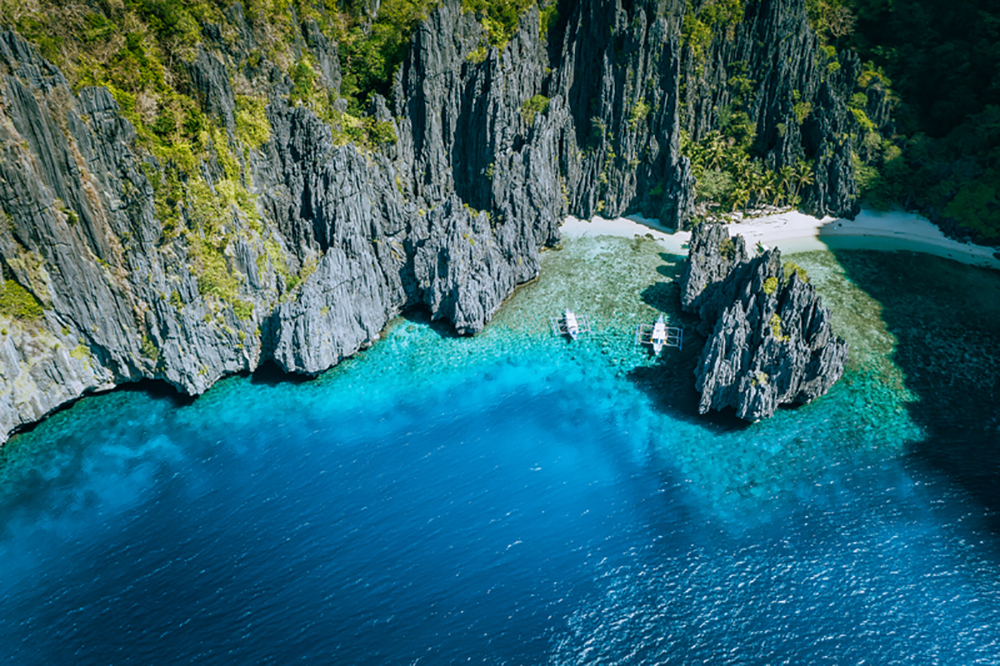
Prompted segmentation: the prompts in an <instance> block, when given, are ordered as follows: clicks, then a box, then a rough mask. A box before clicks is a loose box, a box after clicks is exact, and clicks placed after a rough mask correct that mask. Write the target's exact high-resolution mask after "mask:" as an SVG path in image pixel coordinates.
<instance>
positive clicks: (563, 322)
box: [550, 309, 590, 340]
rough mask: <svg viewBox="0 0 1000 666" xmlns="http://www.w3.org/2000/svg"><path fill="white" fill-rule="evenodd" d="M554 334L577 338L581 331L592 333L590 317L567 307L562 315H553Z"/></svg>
mask: <svg viewBox="0 0 1000 666" xmlns="http://www.w3.org/2000/svg"><path fill="white" fill-rule="evenodd" d="M550 321H551V322H552V333H553V335H568V336H569V337H570V338H571V339H573V340H576V338H577V336H578V335H580V333H590V319H588V318H587V315H578V314H576V313H575V312H573V311H572V310H569V309H567V310H566V311H565V312H564V313H563V315H562V316H561V317H552V319H551V320H550Z"/></svg>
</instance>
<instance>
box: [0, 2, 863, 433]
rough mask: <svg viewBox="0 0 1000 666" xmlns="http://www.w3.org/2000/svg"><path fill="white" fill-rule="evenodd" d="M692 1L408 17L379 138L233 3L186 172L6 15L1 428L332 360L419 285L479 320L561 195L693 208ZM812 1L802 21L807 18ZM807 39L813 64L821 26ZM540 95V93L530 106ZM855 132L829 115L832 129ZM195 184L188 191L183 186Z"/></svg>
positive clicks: (206, 35) (303, 49)
mask: <svg viewBox="0 0 1000 666" xmlns="http://www.w3.org/2000/svg"><path fill="white" fill-rule="evenodd" d="M760 4H761V6H766V7H772V6H777V5H773V3H771V4H769V3H768V2H766V1H765V2H763V3H760ZM373 7H377V3H373ZM754 7H757V5H756V4H753V5H751V6H750V7H748V9H747V12H748V16H751V15H752V16H757V15H758V14H754V13H753V12H754V11H757V10H755V9H754ZM684 11H685V3H683V2H681V1H680V0H673V1H671V2H663V1H660V0H635V1H631V2H630V1H627V0H593V1H591V2H580V3H564V4H563V6H562V7H561V15H562V18H561V19H560V20H559V22H558V23H557V24H556V25H555V26H554V27H552V28H551V29H550V31H549V34H548V35H547V36H544V35H542V34H541V32H540V23H539V13H538V10H537V8H536V7H532V8H531V9H530V10H529V11H528V12H527V13H526V14H525V15H524V16H523V17H522V19H521V24H520V29H519V30H518V32H517V33H516V34H515V35H514V37H513V38H512V39H511V40H510V41H509V43H508V44H506V46H505V48H503V49H502V50H500V49H497V48H495V47H490V48H486V47H487V46H488V40H487V38H486V35H485V33H484V30H483V28H482V26H481V25H480V23H479V22H478V21H477V20H476V17H475V16H473V15H471V14H469V13H463V12H462V10H461V8H460V3H459V1H458V0H446V1H445V2H443V3H442V4H441V5H440V6H438V7H437V8H436V9H435V10H434V11H433V12H432V14H431V15H430V17H429V18H428V20H427V21H426V22H425V23H424V24H423V25H421V26H420V28H419V29H418V31H417V33H416V34H415V35H414V37H413V40H412V44H411V48H410V52H409V55H408V57H407V58H406V60H405V61H404V63H403V64H402V66H401V67H400V69H399V71H398V73H397V75H396V79H395V82H394V86H393V94H392V98H393V99H392V101H391V103H389V102H387V101H386V100H384V99H382V98H381V97H377V96H376V97H375V99H374V100H373V101H372V102H371V109H370V113H371V114H372V116H373V118H374V119H375V120H377V121H378V122H379V123H381V124H383V125H384V126H386V127H389V128H391V133H392V134H393V135H394V136H395V137H396V141H395V142H391V141H389V142H384V143H381V144H379V145H377V146H374V147H368V148H363V147H359V146H357V145H354V144H352V143H351V142H350V141H347V140H345V138H344V136H345V135H344V133H343V132H342V131H340V130H342V129H343V128H338V127H337V126H336V124H335V123H331V121H330V120H329V118H327V119H321V118H320V117H318V116H317V114H316V113H315V112H314V110H312V109H311V108H310V107H309V106H308V105H306V104H302V103H292V102H290V101H289V100H290V99H291V97H290V93H291V91H292V90H293V80H292V79H291V78H290V76H289V74H288V72H287V71H286V69H283V68H282V67H280V66H279V65H278V64H276V63H275V62H272V61H270V60H268V59H267V57H262V55H261V54H262V52H266V49H262V48H261V44H259V43H258V42H257V39H258V37H259V35H260V31H259V30H258V29H257V28H255V26H254V25H253V24H252V22H251V21H250V19H248V18H247V17H246V16H244V13H243V8H242V5H241V4H239V3H235V4H233V5H232V6H231V7H229V8H228V9H227V10H226V11H225V20H226V22H227V23H226V25H225V26H224V27H220V26H217V25H212V24H207V25H204V26H202V35H201V37H202V40H203V41H202V43H200V44H199V45H198V47H197V50H196V51H195V52H194V54H193V56H192V57H191V58H190V61H186V62H185V64H184V68H185V71H186V72H187V80H186V82H185V83H184V85H186V86H187V87H188V89H189V90H190V93H191V96H192V98H193V99H196V100H198V102H199V103H200V104H201V107H202V109H203V111H204V113H205V115H206V116H207V117H208V118H209V119H210V120H211V122H213V123H216V124H217V125H216V126H217V127H218V128H219V129H218V131H216V130H213V132H215V133H211V134H210V135H209V136H210V139H209V146H210V148H211V150H213V151H214V153H213V154H215V155H217V158H210V159H201V160H200V161H199V162H198V164H197V166H196V168H194V170H193V171H194V174H195V175H193V176H185V178H188V180H187V181H185V182H184V183H181V184H180V185H178V184H177V183H176V182H175V181H171V178H176V172H175V171H172V170H171V168H172V167H171V166H170V160H171V159H181V157H172V156H170V155H168V156H166V157H165V156H163V155H160V156H159V157H157V156H156V155H154V154H152V153H151V152H150V151H148V150H146V149H144V148H143V146H142V142H141V141H140V137H138V136H137V131H136V127H135V126H134V125H133V123H132V122H130V121H129V120H128V119H126V116H127V113H126V112H125V111H124V110H123V109H122V108H120V107H119V104H118V103H117V102H116V101H115V98H114V97H113V96H112V95H111V94H110V93H109V92H108V91H107V90H105V89H104V88H93V87H90V88H87V87H85V88H82V89H81V90H79V91H78V92H77V93H74V92H73V91H72V90H71V89H70V87H69V85H68V84H67V81H66V79H65V78H64V76H63V74H62V72H60V71H59V69H57V68H56V67H54V66H53V65H52V64H50V63H49V62H47V61H45V60H44V59H43V58H42V57H41V56H40V55H39V54H38V53H37V52H36V50H35V49H34V48H33V47H31V46H30V45H29V44H28V43H26V42H25V41H24V40H23V39H21V37H19V36H18V35H17V34H15V33H13V32H11V31H2V32H0V264H2V267H3V276H4V279H5V280H6V281H7V282H5V283H4V284H11V285H13V287H11V288H13V289H21V290H26V291H27V292H28V293H30V294H31V297H33V298H34V299H37V302H38V303H39V305H40V307H41V309H42V314H41V315H40V316H34V317H19V316H10V315H3V316H0V319H3V322H0V324H2V331H0V437H2V436H5V435H6V434H8V433H9V432H11V431H12V430H14V429H16V428H17V427H19V426H20V425H23V424H26V423H29V422H32V421H35V420H37V419H39V418H41V417H42V416H44V415H45V414H47V413H48V412H50V411H52V410H53V409H55V408H57V407H58V406H59V405H61V404H63V403H65V402H67V401H69V400H72V399H74V398H76V397H78V396H80V395H82V394H84V393H86V392H89V391H94V390H100V389H104V388H108V387H112V386H114V385H118V384H121V383H124V382H130V381H136V380H139V379H142V378H155V379H162V380H165V381H167V382H169V383H170V384H172V385H173V386H175V387H177V388H178V389H179V390H181V391H183V392H186V393H189V394H198V393H201V392H203V391H204V390H206V389H207V388H208V387H210V386H211V385H212V384H213V383H214V382H215V381H216V380H218V379H219V378H220V377H222V376H224V375H226V374H230V373H234V372H239V371H248V370H253V369H254V368H256V367H257V366H259V365H260V364H261V363H262V362H264V361H267V360H273V361H274V362H275V363H277V364H278V365H279V366H280V367H281V368H283V369H284V370H286V371H289V372H299V373H307V374H314V373H318V372H321V371H323V370H325V369H327V368H329V367H331V366H332V365H335V364H336V363H338V362H339V361H340V360H341V359H343V358H344V357H346V356H348V355H350V354H353V353H354V352H356V351H357V350H358V349H360V348H362V347H363V346H365V345H368V344H370V343H371V342H372V341H373V340H374V339H376V338H377V337H378V335H379V332H380V331H381V330H382V328H383V327H384V326H385V324H386V323H387V321H388V320H389V319H390V318H391V317H393V316H395V315H397V314H398V313H400V312H402V311H403V310H405V309H406V308H410V307H418V306H419V307H426V308H427V309H428V310H429V311H430V312H431V314H432V316H433V317H435V318H444V319H447V320H449V321H450V322H451V323H452V324H453V325H454V327H455V329H456V330H457V331H459V332H460V333H475V332H477V331H479V330H481V329H482V328H483V326H484V325H485V324H486V322H487V321H489V319H490V317H491V316H492V315H493V314H494V313H495V312H496V310H497V308H498V307H499V306H500V304H501V303H502V302H503V300H504V299H505V298H506V297H507V296H508V295H509V294H510V293H511V291H512V290H513V289H514V288H515V287H516V285H518V284H519V283H522V282H525V281H527V280H529V279H531V278H533V277H534V276H535V275H536V274H537V272H538V269H539V254H538V252H539V248H541V247H543V246H545V245H548V244H552V243H554V242H556V241H557V240H558V224H559V222H560V221H561V220H562V219H563V217H564V216H565V215H567V214H569V213H572V214H575V215H577V216H580V217H587V216H591V215H593V214H596V213H600V214H603V215H605V216H617V215H620V214H625V213H627V212H632V211H637V210H638V211H641V212H643V213H644V214H646V215H649V216H655V217H658V218H659V219H661V220H662V221H664V222H665V223H667V224H672V225H675V226H681V225H683V224H684V223H685V222H686V219H687V217H688V215H689V214H690V211H691V201H692V186H693V183H692V178H691V175H690V171H689V168H688V164H687V160H686V159H685V158H683V157H682V156H681V155H680V151H679V130H680V126H679V123H678V108H679V100H680V92H679V85H678V82H679V80H680V78H681V69H682V48H681V45H680V41H679V34H680V29H679V26H680V24H681V21H682V18H683V14H684ZM761 11H763V10H761ZM758 13H760V12H758ZM771 14H772V15H774V12H773V11H772V12H771ZM778 14H779V15H776V18H775V16H772V18H773V19H774V20H775V21H777V23H776V24H775V25H774V26H772V27H771V28H768V29H767V30H766V31H765V32H764V33H759V30H758V33H759V34H758V33H754V34H757V35H758V36H757V37H755V39H763V38H766V39H773V40H779V41H780V40H782V39H784V35H783V34H782V33H781V32H780V31H781V30H783V29H785V28H784V27H783V26H785V25H786V24H787V23H788V21H789V20H791V19H787V20H786V18H784V17H782V16H780V12H779V13H778ZM761 16H763V14H761ZM796 16H797V18H795V21H797V23H795V25H794V26H792V27H789V28H788V29H789V30H791V31H792V32H793V33H794V35H800V33H802V31H808V27H807V24H806V23H805V18H804V15H803V14H802V13H801V12H799V14H797V15H796ZM292 18H293V20H292V22H291V23H292V29H293V31H297V32H294V33H293V37H294V40H293V44H292V47H293V50H294V51H295V53H298V54H300V55H308V56H309V58H310V60H311V62H313V63H314V64H315V65H314V70H315V73H316V77H317V78H316V82H315V85H316V86H318V87H321V89H322V90H323V91H324V95H325V94H326V93H327V92H329V93H330V94H331V98H334V97H336V95H337V92H338V90H339V86H340V85H341V80H342V72H341V70H340V65H339V59H338V54H337V48H338V47H337V44H336V43H334V42H333V41H331V40H330V39H329V38H327V37H326V36H325V35H324V34H323V32H322V31H321V30H320V29H319V27H318V26H317V24H316V22H315V21H313V20H311V19H310V20H303V21H301V22H300V21H299V20H298V19H297V18H295V17H294V16H293V17H292ZM761 20H763V19H754V23H753V25H754V26H758V27H759V26H760V22H761ZM755 29H757V28H755ZM796 39H799V37H796ZM799 41H801V39H799ZM807 41H808V40H807ZM810 44H811V42H810ZM813 46H814V44H813ZM798 48H799V49H800V51H801V52H802V54H803V55H802V58H803V59H804V60H803V67H805V68H807V69H808V68H809V67H812V65H811V64H809V63H811V62H812V61H811V60H809V59H808V58H807V57H806V55H807V54H806V51H807V50H808V48H809V44H805V45H800V47H798ZM761 57H763V56H761ZM761 66H762V67H763V65H761ZM793 69H794V68H793ZM797 71H798V70H795V71H785V70H782V72H784V74H787V75H789V76H792V75H794V76H800V74H799V73H797ZM801 76H807V75H806V74H801ZM816 86H818V87H819V88H820V89H821V88H822V84H819V83H817V84H816ZM803 88H804V89H809V90H811V88H808V87H807V86H804V85H803ZM816 94H817V95H820V94H821V93H819V92H817V93H816ZM241 95H242V96H243V97H244V98H246V97H247V96H248V95H250V96H253V95H257V96H259V97H261V98H262V99H263V100H264V103H266V124H267V130H268V131H267V132H266V134H265V135H263V136H262V137H261V141H260V143H259V145H258V144H257V143H253V144H250V143H247V141H245V140H242V139H240V138H239V136H240V123H239V114H240V108H239V100H240V98H241ZM830 95H834V98H833V99H834V101H833V102H831V104H833V105H834V106H836V105H837V104H840V105H841V106H842V102H840V101H837V99H836V94H835V91H834V92H831V93H830ZM535 96H543V98H544V100H545V104H544V105H543V108H541V110H539V111H537V112H532V113H528V112H526V106H525V105H526V102H527V101H528V100H530V99H531V98H533V97H535ZM689 96H690V92H689ZM342 103H343V100H337V101H335V102H333V103H332V109H333V112H332V114H333V115H336V114H337V113H340V112H342V111H344V109H345V106H344V105H342ZM136 104H137V109H138V104H139V103H138V102H137V103H136ZM344 104H346V103H344ZM762 104H763V102H762ZM765 106H766V105H765ZM262 108H263V106H262ZM762 108H763V107H762ZM837 108H838V109H839V107H837ZM140 112H141V109H138V110H136V111H135V113H140ZM771 121H772V119H771V118H769V117H766V115H762V116H761V119H760V123H762V125H767V124H768V123H770V122H771ZM837 131H838V129H837V127H836V126H835V124H833V125H830V124H827V125H823V124H820V125H817V126H816V128H815V129H814V130H813V135H815V137H817V138H816V141H818V142H819V143H818V144H817V145H818V146H825V145H828V144H829V145H833V144H832V143H831V142H834V141H835V137H834V134H835V133H836V132H837ZM824 142H826V143H824ZM838 154H839V153H838ZM845 178H846V176H845ZM848 181H849V179H847V180H841V181H838V180H836V179H834V180H830V183H831V185H830V187H831V188H833V190H830V189H822V188H819V189H818V190H817V192H816V193H815V195H814V200H815V201H817V202H819V203H818V204H817V206H818V207H819V208H821V209H823V210H834V209H836V208H837V207H838V206H841V205H842V203H843V200H842V198H843V197H842V195H843V196H848V195H849V194H850V193H851V192H852V189H851V187H852V186H851V184H850V183H851V182H853V181H850V182H848ZM171 183H173V184H172V185H171ZM181 185H183V187H184V188H186V189H184V191H185V192H186V193H187V195H186V196H187V198H186V199H184V200H183V201H175V200H174V199H175V198H176V197H174V195H173V194H172V192H173V191H174V190H171V189H170V187H172V186H177V187H180V186H181ZM824 187H825V186H824ZM178 191H179V190H178ZM782 293H785V290H783V291H782ZM789 298H791V297H789ZM800 385H801V382H799V384H796V386H799V389H798V390H799V393H801V392H802V391H806V390H807V389H805V388H801V386H800ZM758 393H761V391H758ZM768 394H769V395H770V393H768ZM797 395H798V394H796V396H797ZM802 395H807V394H806V393H802Z"/></svg>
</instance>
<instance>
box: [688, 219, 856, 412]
mask: <svg viewBox="0 0 1000 666" xmlns="http://www.w3.org/2000/svg"><path fill="white" fill-rule="evenodd" d="M803 275H804V273H803V271H802V270H801V269H799V268H797V267H796V266H795V265H794V264H786V265H784V266H783V265H782V262H781V253H780V252H779V251H778V250H777V249H768V250H766V251H764V252H762V253H760V254H756V256H753V257H751V256H749V253H748V252H747V250H746V247H745V244H744V242H743V238H742V237H741V236H734V237H732V238H730V236H729V232H728V231H727V230H726V227H724V226H722V225H718V224H702V225H700V226H698V227H696V228H695V230H694V231H693V233H692V235H691V249H690V252H689V255H688V260H687V262H685V265H684V271H683V273H682V275H681V305H682V307H683V308H684V309H685V310H687V311H688V312H694V313H696V314H698V316H699V317H700V318H701V325H700V327H699V328H700V330H701V332H702V333H704V334H705V335H707V336H708V341H707V342H706V343H705V347H704V348H703V349H702V353H701V357H700V359H699V361H698V365H697V367H696V368H695V376H696V383H695V388H697V390H698V391H699V392H700V393H701V401H700V402H699V405H698V409H699V411H700V412H701V413H702V414H704V413H705V412H707V411H708V410H710V409H723V408H726V407H733V408H735V409H736V415H737V416H738V417H740V418H741V419H746V420H748V421H756V420H758V419H761V418H767V417H770V416H771V415H772V414H774V411H775V410H776V409H777V408H778V406H779V405H782V404H799V403H806V402H810V401H811V400H814V399H815V398H818V397H819V396H821V395H824V394H825V393H826V392H827V391H829V390H830V387H831V386H833V384H834V383H835V382H836V381H837V380H838V379H840V376H841V375H842V374H843V372H844V363H845V361H846V360H847V343H846V342H844V340H843V339H841V338H839V337H837V336H836V335H835V334H834V333H833V329H832V327H831V325H830V310H829V308H826V307H824V306H823V303H822V300H821V299H820V297H819V296H818V295H817V294H816V290H815V289H814V288H813V286H812V285H811V284H809V283H808V281H807V279H805V278H804V277H803Z"/></svg>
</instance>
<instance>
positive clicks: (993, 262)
mask: <svg viewBox="0 0 1000 666" xmlns="http://www.w3.org/2000/svg"><path fill="white" fill-rule="evenodd" d="M728 227H729V233H730V234H731V235H734V236H735V235H736V234H740V235H742V236H743V238H744V239H746V242H747V247H748V248H749V249H752V248H753V247H755V246H756V245H757V243H758V242H761V243H763V244H764V245H766V246H768V247H778V248H780V249H781V251H782V252H783V253H786V254H792V253H795V252H809V251H812V250H830V249H843V250H884V251H892V250H909V251H911V252H924V253H927V254H933V255H937V256H939V257H945V258H947V259H953V260H955V261H960V262H962V263H965V264H971V265H973V266H983V267H986V268H993V269H994V270H1000V260H998V259H997V258H996V257H995V256H994V254H993V253H994V251H995V250H994V249H993V248H991V247H984V246H981V245H973V244H971V243H962V242H959V241H956V240H952V239H950V238H947V237H946V236H945V235H944V234H943V233H941V230H940V229H938V228H937V227H936V226H934V225H933V224H932V223H931V222H930V221H929V220H927V219H926V218H923V217H920V216H919V215H914V214H912V213H902V212H887V213H882V212H877V211H871V210H862V211H861V213H860V214H859V215H858V216H857V218H855V219H854V220H847V219H842V218H834V217H825V218H822V219H817V218H815V217H810V216H809V215H806V214H804V213H800V212H797V211H789V212H785V213H777V214H774V215H767V216H765V217H757V218H749V219H746V220H744V221H742V222H739V223H736V224H730V225H728ZM560 231H561V232H562V233H563V234H564V235H566V236H568V237H571V238H572V237H579V236H623V237H626V238H632V237H633V236H636V235H639V236H645V235H646V234H649V235H651V236H652V237H653V238H654V239H656V240H657V241H658V242H659V243H660V244H661V245H662V246H663V247H664V249H665V250H667V251H668V252H670V253H672V254H681V255H683V254H687V243H688V241H689V240H690V238H691V234H690V232H686V231H680V232H677V233H672V232H671V230H670V229H668V228H666V227H663V226H661V225H660V224H659V222H658V221H656V220H650V219H646V218H643V217H641V216H639V215H630V216H629V217H624V218H618V219H615V220H606V219H604V218H602V217H594V218H593V219H592V220H579V219H577V218H575V217H568V218H566V220H565V221H564V222H563V224H562V226H561V227H560Z"/></svg>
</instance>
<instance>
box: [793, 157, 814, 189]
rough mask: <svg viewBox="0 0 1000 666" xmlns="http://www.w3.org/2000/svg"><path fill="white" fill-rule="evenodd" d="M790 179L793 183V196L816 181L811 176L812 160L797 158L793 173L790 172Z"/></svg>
mask: <svg viewBox="0 0 1000 666" xmlns="http://www.w3.org/2000/svg"><path fill="white" fill-rule="evenodd" d="M792 181H793V182H794V183H795V190H794V193H793V195H792V196H793V198H797V197H798V195H799V192H800V191H802V190H803V189H805V188H806V187H808V186H809V185H812V184H813V183H814V182H816V178H815V176H813V163H812V161H811V160H810V161H808V162H807V161H805V160H799V161H798V162H796V163H795V173H793V174H792Z"/></svg>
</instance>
